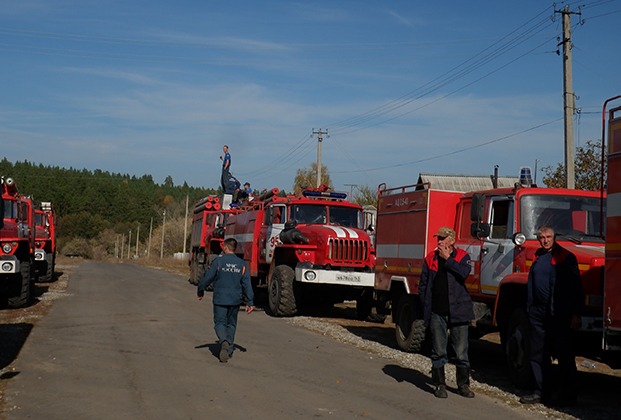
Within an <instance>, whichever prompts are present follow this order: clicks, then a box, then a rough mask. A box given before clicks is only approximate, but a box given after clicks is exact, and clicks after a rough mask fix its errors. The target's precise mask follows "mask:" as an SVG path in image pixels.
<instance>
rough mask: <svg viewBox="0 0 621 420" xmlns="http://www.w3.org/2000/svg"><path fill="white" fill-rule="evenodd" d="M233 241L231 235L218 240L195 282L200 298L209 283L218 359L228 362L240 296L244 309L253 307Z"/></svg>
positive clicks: (248, 310) (244, 266) (233, 340)
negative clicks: (210, 259) (214, 253)
mask: <svg viewBox="0 0 621 420" xmlns="http://www.w3.org/2000/svg"><path fill="white" fill-rule="evenodd" d="M235 248H237V241H236V240H235V239H234V238H228V239H225V240H224V241H223V242H222V251H223V254H221V255H220V256H219V257H218V258H216V259H215V260H214V261H213V263H212V264H211V265H210V266H209V269H208V270H207V272H206V273H205V275H204V276H203V278H202V279H201V281H200V283H199V284H198V290H197V295H198V299H199V300H201V299H203V296H204V295H205V289H206V288H207V286H209V285H210V284H211V283H213V284H214V286H213V322H214V329H215V331H216V335H217V336H218V342H219V343H220V353H219V358H220V361H221V362H222V363H226V362H228V360H229V358H230V357H231V355H232V354H233V349H234V345H235V344H234V343H235V330H236V329H237V314H238V313H239V306H240V305H241V304H242V299H243V298H245V302H246V312H247V313H252V311H253V310H254V304H253V300H254V292H253V290H252V284H251V283H250V275H249V274H248V269H247V267H246V263H245V262H244V260H242V259H241V258H239V257H238V256H237V255H235Z"/></svg>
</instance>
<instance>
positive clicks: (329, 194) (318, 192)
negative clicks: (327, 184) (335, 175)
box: [302, 190, 347, 200]
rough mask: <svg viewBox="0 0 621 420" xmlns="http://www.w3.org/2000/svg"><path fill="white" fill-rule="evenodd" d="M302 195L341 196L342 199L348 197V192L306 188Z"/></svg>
mask: <svg viewBox="0 0 621 420" xmlns="http://www.w3.org/2000/svg"><path fill="white" fill-rule="evenodd" d="M302 195H303V196H304V197H329V198H340V199H342V200H344V199H346V198H347V193H342V192H330V191H311V190H304V191H302Z"/></svg>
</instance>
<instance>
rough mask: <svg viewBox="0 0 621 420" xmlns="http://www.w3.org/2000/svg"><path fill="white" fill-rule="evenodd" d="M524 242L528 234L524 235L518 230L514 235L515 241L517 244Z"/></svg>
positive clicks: (520, 244)
mask: <svg viewBox="0 0 621 420" xmlns="http://www.w3.org/2000/svg"><path fill="white" fill-rule="evenodd" d="M524 242H526V235H524V234H523V233H522V232H518V233H516V234H515V235H513V243H514V244H516V245H517V246H522V245H523V244H524Z"/></svg>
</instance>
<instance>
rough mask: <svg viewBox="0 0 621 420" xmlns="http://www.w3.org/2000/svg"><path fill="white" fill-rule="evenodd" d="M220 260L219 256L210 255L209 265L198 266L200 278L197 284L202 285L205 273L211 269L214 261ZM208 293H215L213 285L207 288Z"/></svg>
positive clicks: (208, 258)
mask: <svg viewBox="0 0 621 420" xmlns="http://www.w3.org/2000/svg"><path fill="white" fill-rule="evenodd" d="M216 258H218V254H209V255H208V256H207V264H198V267H199V269H198V272H199V274H200V275H199V277H198V279H197V280H196V284H198V283H200V281H201V279H202V278H203V276H204V275H205V271H207V269H208V268H209V267H211V264H212V263H213V261H214V260H215V259H216ZM205 290H206V291H208V292H211V291H213V283H211V284H210V285H209V286H207V288H206V289H205Z"/></svg>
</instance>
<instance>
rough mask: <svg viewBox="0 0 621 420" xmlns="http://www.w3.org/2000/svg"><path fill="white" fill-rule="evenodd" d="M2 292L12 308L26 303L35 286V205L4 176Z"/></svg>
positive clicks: (0, 230) (0, 248)
mask: <svg viewBox="0 0 621 420" xmlns="http://www.w3.org/2000/svg"><path fill="white" fill-rule="evenodd" d="M0 182H1V184H2V185H1V187H2V200H1V201H0V214H2V215H3V217H2V218H1V219H0V294H2V296H3V298H2V300H3V302H2V305H4V304H5V303H6V305H7V306H8V307H9V308H19V307H22V306H26V305H27V304H28V303H29V301H30V294H31V290H32V282H31V280H32V267H33V261H34V248H35V244H34V238H35V226H34V209H33V206H32V201H31V200H30V198H27V197H25V196H23V195H21V194H20V193H19V192H18V191H17V187H16V185H15V181H14V180H13V179H12V178H6V179H5V178H0Z"/></svg>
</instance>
